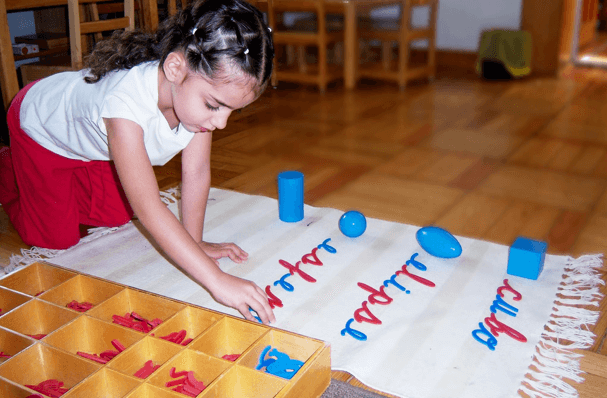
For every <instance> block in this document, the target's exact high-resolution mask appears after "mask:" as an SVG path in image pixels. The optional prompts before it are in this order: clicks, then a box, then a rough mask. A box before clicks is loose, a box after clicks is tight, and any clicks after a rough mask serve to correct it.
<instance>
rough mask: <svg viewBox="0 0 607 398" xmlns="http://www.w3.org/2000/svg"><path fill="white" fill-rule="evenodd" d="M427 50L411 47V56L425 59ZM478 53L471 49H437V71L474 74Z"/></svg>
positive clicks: (414, 58)
mask: <svg viewBox="0 0 607 398" xmlns="http://www.w3.org/2000/svg"><path fill="white" fill-rule="evenodd" d="M427 56H428V51H427V50H425V49H412V50H411V58H412V60H416V59H427ZM477 58H478V53H476V52H473V51H461V50H449V49H437V50H436V69H437V73H457V74H466V75H468V74H476V59H477Z"/></svg>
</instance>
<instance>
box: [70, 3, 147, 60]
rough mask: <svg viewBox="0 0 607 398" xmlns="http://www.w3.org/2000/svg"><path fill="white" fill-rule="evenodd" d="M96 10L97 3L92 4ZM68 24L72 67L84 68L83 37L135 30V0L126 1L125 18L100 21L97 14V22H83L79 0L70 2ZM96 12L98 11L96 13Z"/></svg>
mask: <svg viewBox="0 0 607 398" xmlns="http://www.w3.org/2000/svg"><path fill="white" fill-rule="evenodd" d="M91 5H92V6H93V7H94V8H95V9H96V6H97V2H91ZM67 8H68V23H69V32H70V55H71V59H72V62H71V67H72V69H74V70H78V69H81V68H82V59H83V55H82V41H81V35H84V34H88V33H101V32H107V31H110V30H117V29H126V30H133V29H134V28H135V3H134V1H133V0H124V17H121V18H111V19H106V20H102V21H101V20H99V15H98V14H97V18H96V19H97V20H96V21H89V22H81V16H80V7H79V4H78V0H68V3H67ZM95 12H96V11H95Z"/></svg>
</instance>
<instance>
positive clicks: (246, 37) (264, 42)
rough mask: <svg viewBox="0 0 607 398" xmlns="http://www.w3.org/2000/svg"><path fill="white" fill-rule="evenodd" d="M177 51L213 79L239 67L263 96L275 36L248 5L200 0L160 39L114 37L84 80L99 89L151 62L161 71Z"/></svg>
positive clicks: (237, 0)
mask: <svg viewBox="0 0 607 398" xmlns="http://www.w3.org/2000/svg"><path fill="white" fill-rule="evenodd" d="M174 51H183V53H184V55H185V57H186V59H187V62H188V67H189V68H190V69H191V70H192V71H193V72H195V73H201V74H204V75H205V76H207V77H209V78H211V79H213V78H216V77H218V76H219V75H222V76H225V75H226V74H229V73H231V72H234V71H235V70H234V69H233V68H234V67H235V68H236V71H240V72H241V73H243V74H244V75H245V76H248V77H251V78H254V79H255V80H256V81H257V86H258V91H259V92H261V91H263V89H264V88H265V86H266V85H267V82H268V80H269V78H270V75H271V74H272V59H273V57H274V49H273V45H272V36H271V32H270V30H269V29H268V27H267V26H266V24H265V22H264V20H263V15H262V14H261V12H260V11H259V10H258V9H257V8H255V7H253V6H252V5H251V4H249V3H247V2H246V1H244V0H196V1H194V2H192V3H191V4H190V5H189V6H187V7H186V8H184V9H183V10H181V11H180V12H178V13H177V14H175V15H173V16H172V17H170V18H168V19H166V20H164V21H163V22H162V23H161V24H160V26H159V28H158V30H157V32H156V34H155V35H153V34H148V33H143V32H124V33H115V34H113V35H112V37H111V38H110V39H108V40H105V41H102V42H100V43H99V44H98V45H97V46H96V47H95V49H94V51H93V53H92V54H91V55H90V56H89V57H88V59H87V67H88V68H89V69H90V70H89V74H90V75H92V76H87V77H86V78H85V80H86V81H87V82H88V83H94V82H97V81H99V80H100V79H101V78H103V76H105V75H106V74H107V73H109V72H111V71H113V70H118V69H129V68H132V67H133V66H135V65H138V64H140V63H142V62H146V61H153V60H159V61H160V65H162V64H163V63H164V61H165V60H166V58H167V56H168V55H169V54H170V53H171V52H174Z"/></svg>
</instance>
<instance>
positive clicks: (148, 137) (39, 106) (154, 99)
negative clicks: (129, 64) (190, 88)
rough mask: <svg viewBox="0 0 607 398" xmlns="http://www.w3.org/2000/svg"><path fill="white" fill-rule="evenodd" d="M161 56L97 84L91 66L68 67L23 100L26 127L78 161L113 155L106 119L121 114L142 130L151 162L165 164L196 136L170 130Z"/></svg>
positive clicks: (48, 145)
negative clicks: (161, 89)
mask: <svg viewBox="0 0 607 398" xmlns="http://www.w3.org/2000/svg"><path fill="white" fill-rule="evenodd" d="M158 65H159V64H158V61H154V62H147V63H143V64H140V65H137V66H135V67H133V68H132V69H129V70H118V71H113V72H110V73H109V74H108V75H106V76H105V77H103V78H102V79H101V80H100V81H98V82H97V83H94V84H89V83H86V82H85V81H84V79H83V77H84V76H85V74H86V70H83V71H78V72H63V73H58V74H55V75H52V76H49V77H47V78H45V79H43V80H41V81H39V82H37V83H36V84H34V85H33V86H32V87H31V88H30V90H29V91H28V92H27V94H26V95H25V98H24V99H23V103H22V104H21V113H20V122H21V128H22V129H23V131H25V132H26V133H27V135H28V136H30V137H31V138H32V139H33V140H34V141H36V142H37V143H38V144H40V145H41V146H43V147H44V148H46V149H48V150H49V151H52V152H54V153H56V154H58V155H61V156H64V157H66V158H70V159H77V160H84V161H90V160H110V157H109V151H108V139H107V131H106V129H105V123H104V122H103V118H122V119H128V120H131V121H133V122H135V123H137V124H138V125H139V126H141V128H142V129H143V137H144V141H145V149H146V151H147V153H148V157H149V158H150V161H151V163H152V165H154V166H160V165H164V164H165V163H167V162H168V161H169V160H171V158H173V157H174V156H175V155H176V154H178V153H179V152H180V151H181V150H183V149H184V148H185V147H186V146H187V145H188V144H189V142H190V141H191V140H192V138H194V134H195V133H192V132H189V131H187V130H186V129H185V128H184V127H182V125H181V124H180V125H179V126H178V127H177V128H175V129H171V128H170V126H169V124H168V122H167V121H166V119H165V117H164V116H163V115H162V113H161V112H160V109H158V73H159V69H158Z"/></svg>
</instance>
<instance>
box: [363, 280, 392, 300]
mask: <svg viewBox="0 0 607 398" xmlns="http://www.w3.org/2000/svg"><path fill="white" fill-rule="evenodd" d="M358 286H360V287H361V288H363V289H364V290H366V291H368V292H369V293H371V294H370V295H369V303H371V304H381V305H388V304H390V303H391V302H392V297H390V296H388V295H387V294H386V292H385V288H384V287H383V286H382V287H380V288H379V290H377V289H374V288H372V287H371V286H369V285H365V284H364V283H362V282H358ZM378 297H381V298H382V300H378V299H377V298H378Z"/></svg>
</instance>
